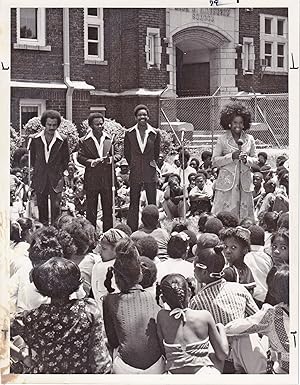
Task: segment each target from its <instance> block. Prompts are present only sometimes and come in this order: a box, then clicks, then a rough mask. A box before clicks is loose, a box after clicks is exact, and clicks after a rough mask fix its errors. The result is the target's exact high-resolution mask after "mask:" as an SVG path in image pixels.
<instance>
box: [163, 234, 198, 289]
mask: <svg viewBox="0 0 300 385" xmlns="http://www.w3.org/2000/svg"><path fill="white" fill-rule="evenodd" d="M188 247H189V236H188V235H187V234H186V233H184V232H183V231H182V232H180V233H177V232H173V233H171V238H170V240H169V242H168V248H167V252H168V256H169V258H168V259H167V260H166V261H163V262H161V263H159V264H158V265H157V281H158V282H160V281H161V279H162V278H163V277H164V276H165V275H167V274H170V273H175V274H176V273H180V274H182V275H183V276H184V277H185V278H188V277H193V276H194V269H193V264H192V263H191V262H187V261H186V260H185V259H186V257H187V249H188Z"/></svg>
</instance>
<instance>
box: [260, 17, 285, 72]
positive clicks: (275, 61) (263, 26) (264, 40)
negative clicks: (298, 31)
mask: <svg viewBox="0 0 300 385" xmlns="http://www.w3.org/2000/svg"><path fill="white" fill-rule="evenodd" d="M287 52H288V22H287V18H286V17H283V16H276V15H265V14H261V15H260V64H261V67H264V66H265V67H266V72H272V73H275V74H276V73H279V74H280V72H281V73H282V72H284V73H286V72H287V71H288V57H287Z"/></svg>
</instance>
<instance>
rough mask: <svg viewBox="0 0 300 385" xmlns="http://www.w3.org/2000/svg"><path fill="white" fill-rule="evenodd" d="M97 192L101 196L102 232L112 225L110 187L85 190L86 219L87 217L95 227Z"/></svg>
mask: <svg viewBox="0 0 300 385" xmlns="http://www.w3.org/2000/svg"><path fill="white" fill-rule="evenodd" d="M99 194H100V196H101V206H102V213H103V232H104V231H107V230H109V229H111V228H112V227H113V217H112V190H111V188H109V189H107V188H105V189H101V190H88V191H87V192H86V206H87V207H86V219H88V220H89V221H90V222H91V224H92V225H94V226H95V227H96V222H97V209H98V198H99Z"/></svg>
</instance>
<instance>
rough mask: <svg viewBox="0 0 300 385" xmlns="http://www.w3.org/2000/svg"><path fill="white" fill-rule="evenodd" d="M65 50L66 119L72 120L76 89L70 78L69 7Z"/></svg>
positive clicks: (64, 16)
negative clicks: (73, 96)
mask: <svg viewBox="0 0 300 385" xmlns="http://www.w3.org/2000/svg"><path fill="white" fill-rule="evenodd" d="M63 52H64V64H63V66H64V83H65V85H66V86H67V93H66V119H68V120H70V121H72V95H73V91H74V85H73V83H72V82H71V79H70V23H69V9H68V8H63Z"/></svg>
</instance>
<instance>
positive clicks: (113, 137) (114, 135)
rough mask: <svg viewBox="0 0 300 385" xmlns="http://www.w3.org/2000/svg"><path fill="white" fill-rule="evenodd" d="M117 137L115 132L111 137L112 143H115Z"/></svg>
mask: <svg viewBox="0 0 300 385" xmlns="http://www.w3.org/2000/svg"><path fill="white" fill-rule="evenodd" d="M115 137H116V134H113V135H112V137H111V139H110V141H111V144H112V145H113V144H114V140H115Z"/></svg>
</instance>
